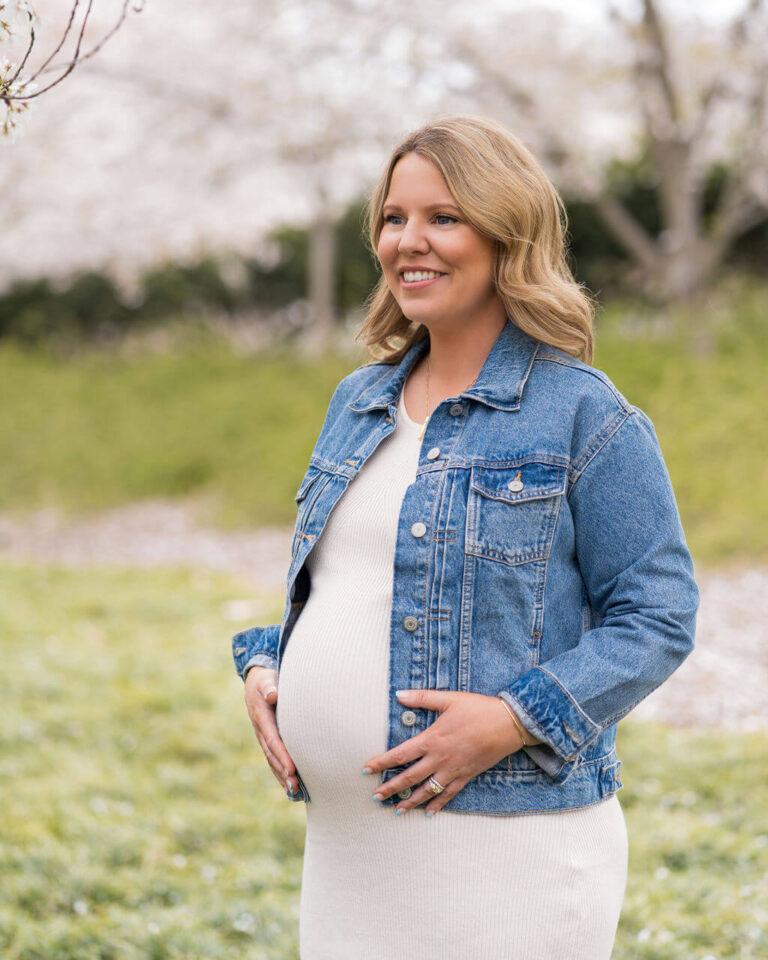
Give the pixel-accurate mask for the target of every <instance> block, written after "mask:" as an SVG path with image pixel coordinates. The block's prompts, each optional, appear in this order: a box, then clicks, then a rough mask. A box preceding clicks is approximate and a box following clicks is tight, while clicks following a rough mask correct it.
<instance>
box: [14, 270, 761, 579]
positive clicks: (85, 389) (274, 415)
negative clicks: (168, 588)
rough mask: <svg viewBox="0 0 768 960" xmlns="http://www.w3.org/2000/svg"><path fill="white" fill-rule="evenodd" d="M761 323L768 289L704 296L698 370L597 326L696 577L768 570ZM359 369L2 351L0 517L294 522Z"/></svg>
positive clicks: (627, 326) (608, 317)
mask: <svg viewBox="0 0 768 960" xmlns="http://www.w3.org/2000/svg"><path fill="white" fill-rule="evenodd" d="M633 317H634V318H635V319H634V321H632V322H630V318H633ZM767 317H768V286H765V287H754V286H752V287H745V286H742V287H738V288H737V289H736V291H735V292H726V293H722V294H718V295H717V296H715V295H714V294H713V297H712V301H711V304H710V306H709V308H708V310H707V311H705V312H704V313H703V314H702V318H701V319H702V322H706V324H707V326H708V327H709V328H710V330H711V331H712V337H713V342H714V344H715V349H714V351H713V352H712V354H711V355H709V356H700V355H696V354H694V353H692V352H691V349H690V347H689V346H688V342H687V341H686V339H685V338H684V337H682V336H681V335H680V334H679V333H675V332H674V328H673V329H672V331H668V330H664V329H662V328H660V327H659V325H658V324H657V323H656V318H655V315H654V312H653V311H652V310H650V309H648V308H645V309H644V310H640V309H639V308H638V307H637V306H636V305H631V304H616V305H613V306H611V307H609V308H608V309H607V310H606V311H605V313H604V314H602V315H601V316H600V317H599V320H598V334H597V351H596V356H595V365H596V366H598V367H600V368H602V369H604V370H605V371H606V372H607V373H608V375H609V376H610V377H611V378H612V379H613V381H614V382H615V383H616V385H617V386H618V388H619V389H620V390H621V391H622V392H623V393H624V394H625V395H626V396H627V398H628V399H629V400H630V402H632V403H634V404H636V405H638V406H640V407H641V408H642V409H644V410H645V411H646V413H648V414H649V415H650V416H651V418H652V419H653V421H654V423H655V425H656V429H657V433H658V435H659V439H660V441H661V444H662V449H663V451H664V454H665V457H666V460H667V463H668V466H669V470H670V474H671V476H672V480H673V484H674V488H675V492H676V495H677V498H678V502H679V505H680V511H681V514H682V518H683V524H684V527H685V530H686V535H687V537H688V541H689V545H690V547H691V550H692V552H693V554H694V557H695V559H696V560H697V561H703V562H705V563H711V564H717V565H721V564H723V563H724V562H726V561H728V560H734V559H749V558H754V559H758V560H763V561H764V560H766V559H768V498H767V497H766V496H765V490H766V489H767V488H768V459H767V458H766V457H765V450H766V446H767V445H768V429H766V423H767V421H766V418H765V415H764V412H765V410H766V409H768V377H766V373H765V372H766V369H767V368H768V333H767V331H768V323H767V322H766V318H767ZM363 359H364V357H363V355H362V353H361V354H360V355H359V356H356V357H354V358H350V357H349V356H347V357H341V356H336V355H328V356H325V357H322V358H319V359H316V360H314V361H309V360H306V359H305V360H302V359H299V358H297V357H295V356H293V355H292V354H291V353H290V352H288V351H286V350H283V351H272V352H270V353H269V354H259V355H252V356H246V355H242V354H238V353H236V352H234V351H233V350H232V349H231V348H230V347H229V346H228V345H227V344H226V343H224V342H223V341H221V340H217V339H215V338H213V337H212V336H204V335H201V334H197V335H194V336H192V335H190V336H189V337H188V338H187V339H186V340H184V341H183V342H182V343H181V344H179V345H178V347H177V349H176V350H174V351H172V352H167V353H155V354H146V353H141V352H134V353H130V352H127V351H122V352H121V351H117V352H116V351H114V350H103V349H101V350H91V351H88V352H85V353H84V354H82V355H79V356H76V357H73V358H70V359H68V360H66V361H62V360H56V359H55V358H53V357H51V356H46V355H45V354H42V353H40V352H29V351H24V350H21V349H20V348H19V347H16V346H13V345H11V344H9V343H4V344H0V385H1V390H2V401H3V402H2V404H0V504H2V509H3V510H24V509H28V508H32V507H36V506H40V505H44V504H55V505H57V506H60V507H62V508H64V509H66V510H69V511H81V510H98V509H100V508H104V507H108V506H112V505H116V504H122V503H127V502H130V501H134V500H140V499H144V498H153V497H170V498H177V497H189V498H193V499H194V501H195V502H196V503H197V505H198V506H199V508H200V509H201V510H202V512H203V515H204V516H205V518H206V519H211V520H213V521H215V522H217V523H219V524H221V525H224V526H261V525H269V524H289V523H292V522H293V520H294V518H295V504H294V502H293V495H294V493H295V491H296V488H297V486H298V483H299V480H300V479H301V476H302V475H303V473H304V470H305V468H306V462H307V459H308V457H309V454H310V452H311V450H312V446H313V444H314V441H315V438H316V436H317V432H318V430H319V428H320V425H321V423H322V421H323V417H324V415H325V411H326V407H327V403H328V400H329V398H330V396H331V393H332V391H333V388H334V386H335V385H336V383H337V382H338V380H339V379H340V378H341V377H342V376H343V375H344V374H345V373H347V372H349V371H350V370H352V369H353V368H354V367H355V366H357V364H358V363H359V362H361V361H362V360H363Z"/></svg>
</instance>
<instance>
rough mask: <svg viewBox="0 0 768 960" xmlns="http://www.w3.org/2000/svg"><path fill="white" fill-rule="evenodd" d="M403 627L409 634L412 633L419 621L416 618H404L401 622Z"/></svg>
mask: <svg viewBox="0 0 768 960" xmlns="http://www.w3.org/2000/svg"><path fill="white" fill-rule="evenodd" d="M403 626H404V627H405V629H406V630H408V632H409V633H413V631H414V630H418V627H419V621H418V620H417V619H416V617H406V618H405V620H403Z"/></svg>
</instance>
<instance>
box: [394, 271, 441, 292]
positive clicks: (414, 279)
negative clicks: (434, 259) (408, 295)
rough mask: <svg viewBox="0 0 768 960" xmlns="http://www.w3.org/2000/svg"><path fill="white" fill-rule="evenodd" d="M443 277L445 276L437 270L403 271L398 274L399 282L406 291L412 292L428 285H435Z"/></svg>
mask: <svg viewBox="0 0 768 960" xmlns="http://www.w3.org/2000/svg"><path fill="white" fill-rule="evenodd" d="M444 276H446V274H444V273H438V271H437V270H403V272H402V273H401V274H400V280H401V282H402V284H403V286H404V287H405V288H406V289H407V290H412V289H415V288H416V287H426V286H429V284H430V283H436V282H437V281H438V280H440V279H441V278H442V277H444Z"/></svg>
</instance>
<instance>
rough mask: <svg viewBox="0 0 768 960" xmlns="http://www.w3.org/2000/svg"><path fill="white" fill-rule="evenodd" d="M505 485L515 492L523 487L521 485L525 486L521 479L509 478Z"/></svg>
mask: <svg viewBox="0 0 768 960" xmlns="http://www.w3.org/2000/svg"><path fill="white" fill-rule="evenodd" d="M507 486H508V487H509V489H510V490H514V491H515V493H517V492H518V490H522V489H523V487H524V486H525V484H524V483H523V481H522V480H510V481H509V483H508V484H507Z"/></svg>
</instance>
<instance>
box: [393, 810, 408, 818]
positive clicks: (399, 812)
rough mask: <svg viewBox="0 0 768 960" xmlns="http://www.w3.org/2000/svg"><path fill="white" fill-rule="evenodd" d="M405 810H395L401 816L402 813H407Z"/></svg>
mask: <svg viewBox="0 0 768 960" xmlns="http://www.w3.org/2000/svg"><path fill="white" fill-rule="evenodd" d="M405 812H406V811H405V810H395V813H396V815H397V816H398V817H399V816H400V814H401V813H405Z"/></svg>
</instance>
